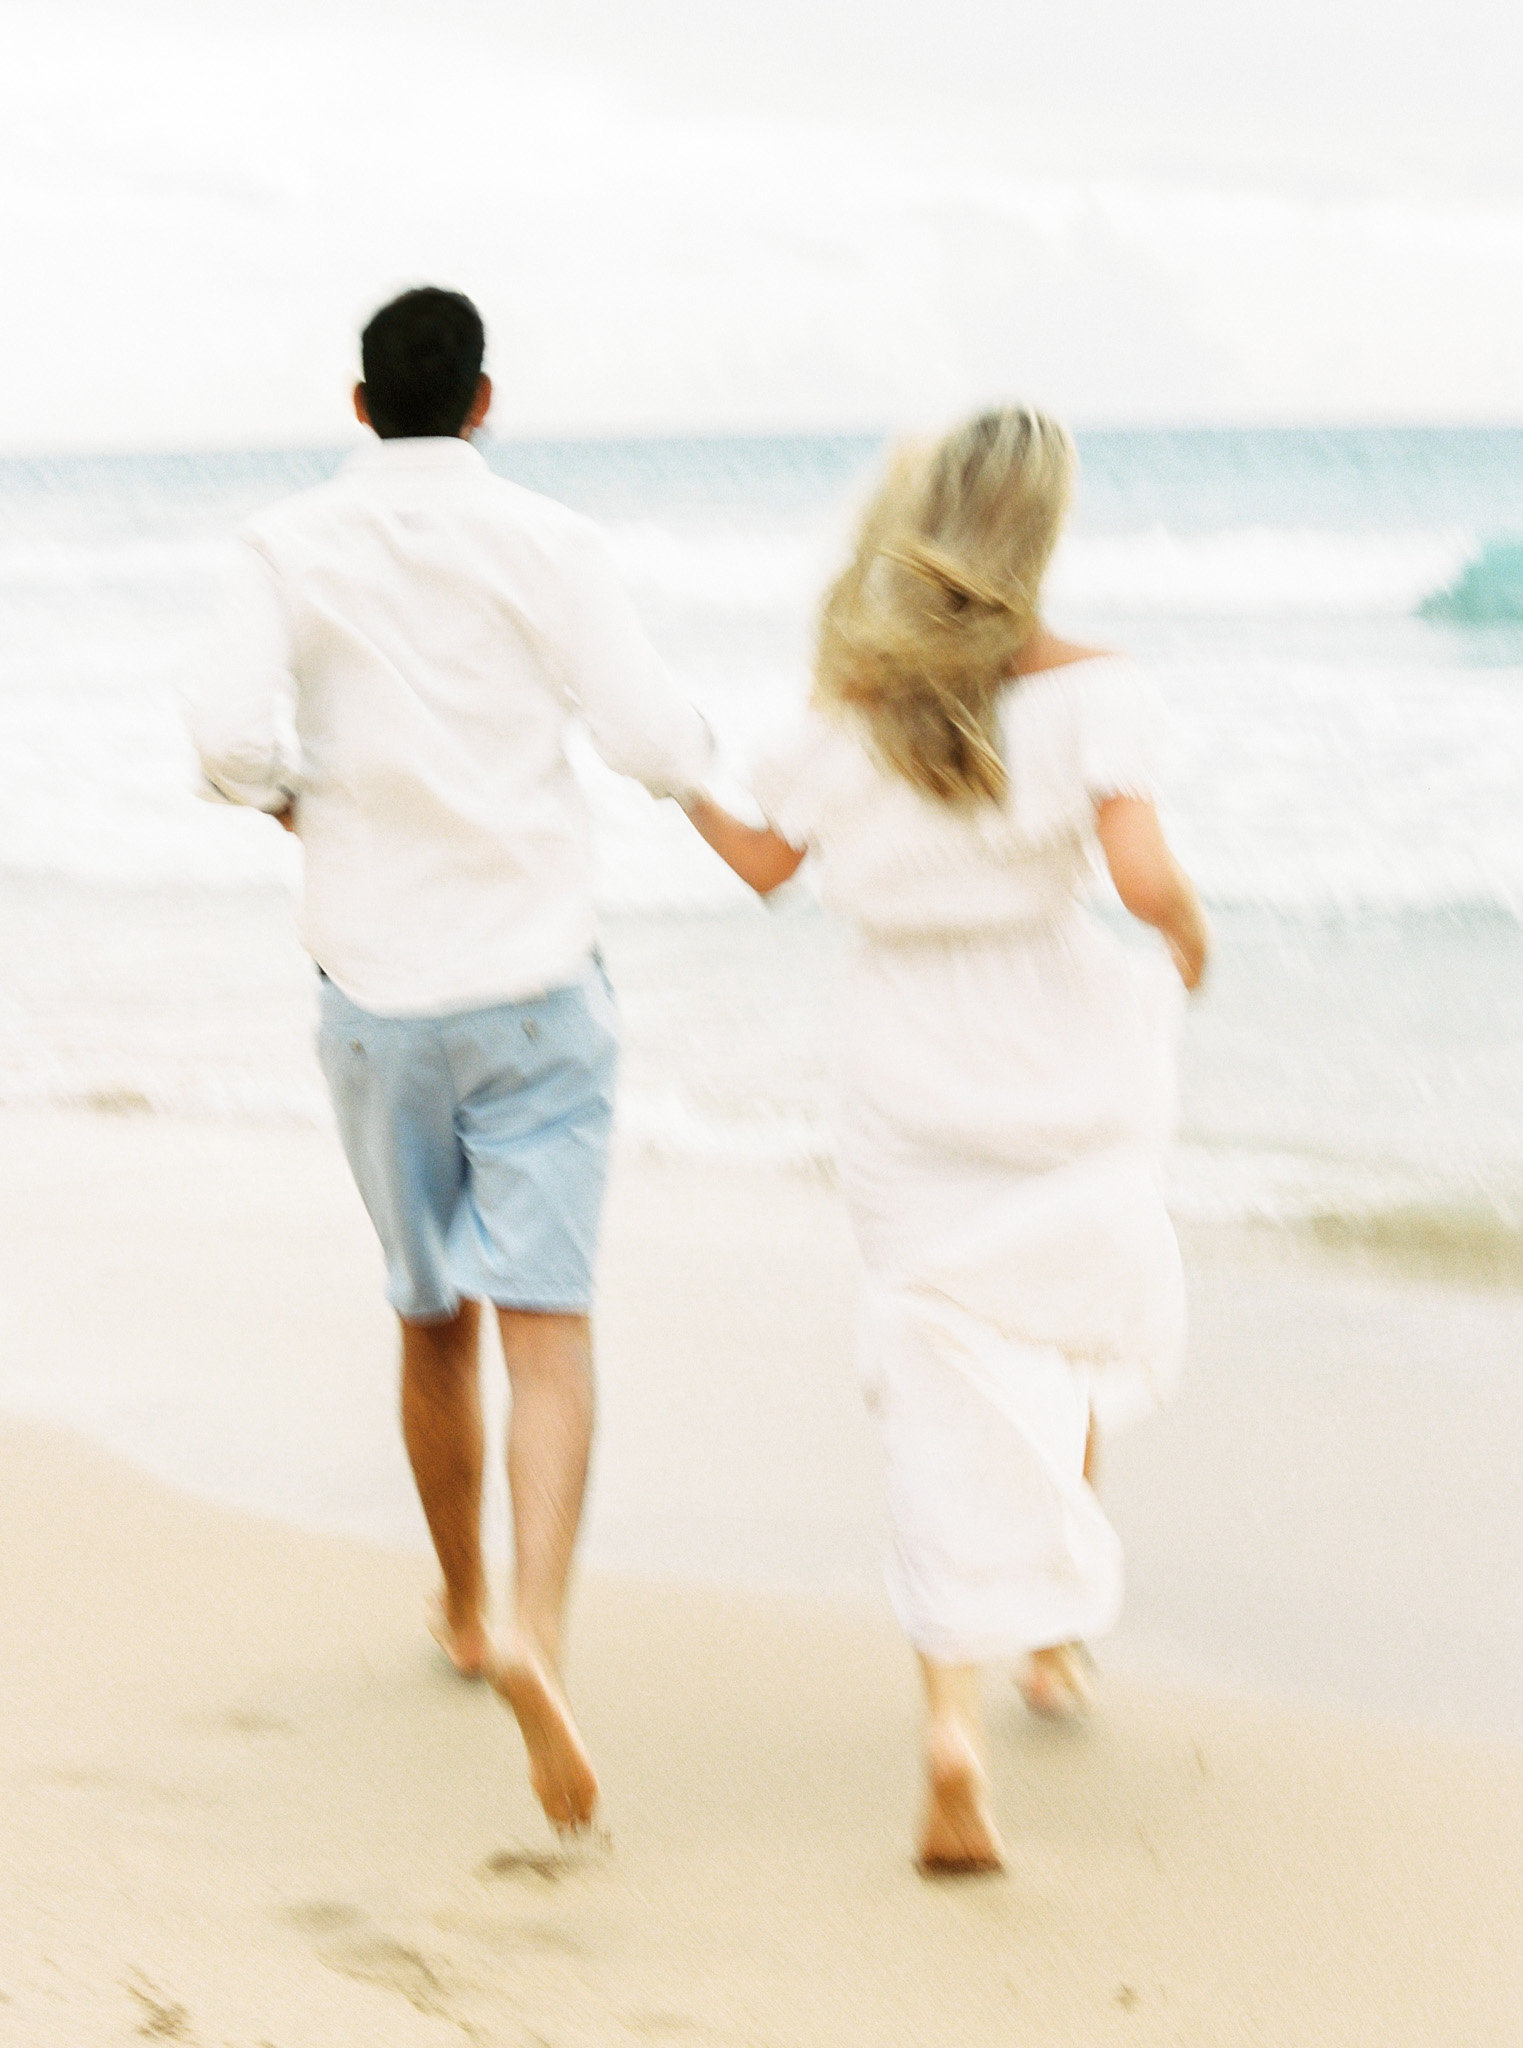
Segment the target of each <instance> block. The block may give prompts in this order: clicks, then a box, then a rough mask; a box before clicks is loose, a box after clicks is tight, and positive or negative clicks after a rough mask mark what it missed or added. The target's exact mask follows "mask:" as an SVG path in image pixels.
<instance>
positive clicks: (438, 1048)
mask: <svg viewBox="0 0 1523 2048" xmlns="http://www.w3.org/2000/svg"><path fill="white" fill-rule="evenodd" d="M320 987H321V992H322V993H321V1021H320V1024H319V1028H318V1038H317V1049H318V1057H319V1059H320V1060H321V1062H322V1068H323V1072H324V1074H325V1075H326V1076H327V1080H328V1089H329V1092H330V1094H331V1095H332V1097H333V1107H334V1109H335V1111H336V1112H337V1115H338V1127H339V1134H340V1136H341V1138H342V1139H343V1144H344V1151H345V1153H346V1154H347V1155H348V1159H349V1165H350V1168H351V1170H352V1172H353V1174H354V1178H355V1182H356V1184H357V1185H358V1187H359V1191H360V1194H361V1196H362V1198H363V1200H364V1203H365V1207H366V1208H367V1209H368V1210H369V1212H370V1220H371V1222H372V1223H373V1224H374V1225H375V1228H376V1234H377V1236H378V1237H379V1238H380V1240H381V1248H382V1250H383V1251H384V1252H385V1254H386V1298H387V1300H388V1301H389V1302H390V1303H391V1305H392V1307H393V1308H394V1309H395V1310H396V1311H397V1313H398V1314H399V1315H401V1316H405V1317H406V1318H407V1319H408V1320H409V1321H413V1322H436V1321H440V1320H443V1319H445V1318H447V1317H450V1316H453V1315H454V1314H455V1312H456V1310H457V1309H458V1308H459V1306H460V1303H461V1301H462V1300H476V1301H490V1302H495V1303H496V1304H497V1306H498V1307H499V1308H523V1309H539V1310H542V1311H559V1312H561V1313H563V1314H571V1313H577V1314H580V1313H584V1312H585V1311H586V1310H587V1309H588V1308H590V1306H591V1304H592V1275H593V1265H594V1261H595V1258H596V1254H597V1242H598V1222H599V1218H600V1216H601V1213H602V1207H603V1186H604V1181H605V1179H606V1175H607V1166H608V1138H609V1130H610V1127H611V1124H612V1121H613V1094H614V1076H615V1072H616V1070H617V1067H618V1054H619V1038H618V1021H617V1014H616V1012H615V1009H614V1002H613V992H612V990H611V989H610V988H609V986H608V979H607V977H606V975H605V974H604V973H603V970H602V967H601V966H600V965H594V966H593V967H592V968H590V969H589V971H588V973H587V975H586V977H585V979H584V980H582V981H580V982H578V983H576V984H574V985H573V986H572V987H569V988H558V989H552V990H551V991H550V992H549V993H548V994H547V995H542V996H535V997H533V998H531V999H530V1000H528V1001H526V1002H521V1003H499V1004H496V1005H494V1006H493V1007H492V1008H490V1009H486V1010H465V1011H460V1012H457V1013H456V1014H455V1015H454V1016H448V1017H377V1016H374V1015H372V1014H371V1012H370V1011H368V1010H362V1009H360V1008H359V1006H358V1005H357V1004H355V1003H352V1002H350V1000H349V998H348V997H347V996H346V995H345V994H344V993H343V992H342V990H340V989H339V988H338V987H337V986H336V985H335V984H334V983H333V982H331V981H329V980H328V978H327V976H326V975H325V976H324V977H323V979H322V982H321V984H320Z"/></svg>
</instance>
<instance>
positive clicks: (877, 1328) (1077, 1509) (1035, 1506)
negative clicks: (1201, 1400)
mask: <svg viewBox="0 0 1523 2048" xmlns="http://www.w3.org/2000/svg"><path fill="white" fill-rule="evenodd" d="M1156 716H1157V714H1156V707H1155V704H1154V700H1153V696H1152V692H1151V691H1150V689H1149V688H1148V687H1147V685H1146V684H1145V682H1144V679H1143V678H1142V677H1141V675H1140V674H1139V673H1138V671H1137V670H1136V669H1134V668H1133V667H1132V666H1131V665H1130V664H1129V663H1126V662H1123V661H1121V660H1119V659H1116V658H1108V659H1106V660H1104V661H1089V662H1084V663H1076V664H1074V665H1073V666H1071V667H1069V668H1065V669H1054V670H1049V671H1046V672H1044V673H1043V674H1040V675H1035V676H1031V677H1027V678H1023V679H1022V680H1020V681H1018V682H1016V683H1014V684H1012V685H1011V688H1010V690H1009V692H1008V695H1007V698H1006V701H1005V704H1004V706H1003V716H1002V728H1003V738H1002V750H1003V753H1004V757H1005V760H1006V762H1007V765H1008V767H1009V770H1010V792H1009V796H1008V798H1007V801H1006V802H1005V804H1004V805H1003V806H1002V807H999V808H995V807H987V808H986V809H985V810H984V811H982V812H975V813H963V812H959V811H955V810H952V809H950V808H948V807H945V806H942V805H939V804H936V803H935V802H934V801H933V800H931V799H929V798H922V797H921V796H919V795H918V794H917V793H916V791H915V790H914V789H912V788H911V787H910V786H909V785H908V784H907V783H905V782H903V781H902V780H901V779H900V778H898V777H895V776H893V775H891V774H890V773H889V772H888V771H886V770H885V769H883V768H882V767H880V766H879V765H878V764H877V763H876V762H875V761H874V759H873V757H872V755H871V753H870V751H869V749H868V747H867V746H866V744H865V743H864V742H863V741H862V740H861V739H860V738H859V737H858V736H857V735H856V734H855V733H854V732H853V731H851V730H850V729H848V728H846V727H843V726H841V725H838V724H836V723H834V722H832V721H830V720H827V719H825V718H823V717H822V716H821V715H820V714H818V713H810V714H809V716H808V719H807V721H806V725H805V728H804V730H802V731H801V732H799V733H797V734H795V735H794V737H793V739H792V740H791V741H790V742H789V744H788V745H787V746H786V747H785V748H783V749H782V750H781V751H780V752H778V753H777V754H776V755H774V756H773V757H772V758H771V759H770V760H769V761H766V762H764V763H763V764H762V765H761V767H760V769H759V771H758V773H757V774H756V776H755V778H754V784H753V786H754V788H755V790H756V793H757V796H758V799H759V801H760V802H761V804H762V807H763V809H764V811H765V812H766V814H767V815H768V817H769V818H770V819H771V820H772V822H773V824H774V827H775V828H776V829H777V830H778V831H779V832H780V833H781V834H782V835H783V836H784V837H785V838H787V839H788V840H789V841H790V843H791V844H793V845H795V846H800V847H807V848H808V849H809V851H810V852H811V854H812V855H814V856H815V858H816V860H817V862H818V874H819V883H820V890H821V894H822V896H823V897H824V898H825V900H826V901H827V902H829V903H830V904H831V905H832V907H833V908H834V909H835V910H837V911H838V912H839V913H840V914H841V915H843V916H844V917H846V918H847V919H848V920H850V921H851V922H852V923H853V924H854V925H855V927H856V928H857V932H858V934H859V939H860V943H859V946H858V948H857V954H856V959H855V962H854V965H853V968H852V972H851V974H850V976H849V979H848V983H847V989H846V994H845V1000H844V1010H843V1015H842V1020H841V1029H840V1034H839V1078H838V1083H837V1124H838V1140H839V1152H840V1160H841V1173H842V1186H843V1190H844V1193H845V1196H846V1200H847V1204H848V1207H849V1210H850V1213H851V1217H852V1223H853V1227H854V1230H855V1233H856V1236H857V1240H858V1243H859V1245H860V1247H861V1250H862V1254H863V1259H864V1262H865V1266H866V1275H867V1277H866V1286H865V1300H864V1308H863V1315H862V1322H861V1329H862V1354H861V1363H862V1372H863V1379H864V1384H865V1387H866V1390H867V1393H868V1398H869V1403H870V1405H871V1407H872V1409H873V1412H874V1414H875V1415H876V1417H877V1420H878V1424H879V1427H880V1430H881V1433H882V1438H883V1443H884V1448H885V1452H886V1455H887V1466H888V1494H889V1508H890V1515H891V1520H892V1525H893V1549H892V1557H891V1562H890V1568H889V1590H890V1593H891V1596H892V1598H893V1601H894V1605H895V1608H896V1610H897V1612H898V1614H899V1617H900V1620H901V1621H902V1623H903V1625H904V1627H905V1629H906V1631H907V1633H908V1634H909V1636H910V1638H911V1640H912V1641H913V1642H914V1643H915V1644H916V1646H917V1647H918V1648H920V1649H922V1650H924V1651H925V1652H926V1653H927V1654H928V1655H930V1656H934V1657H937V1658H940V1659H942V1660H943V1661H946V1662H950V1663H962V1662H976V1661H981V1660H984V1659H986V1658H992V1657H996V1656H1012V1655H1016V1654H1018V1653H1020V1652H1022V1651H1025V1650H1029V1649H1034V1648H1037V1647H1039V1646H1041V1645H1042V1644H1045V1643H1054V1642H1066V1641H1069V1640H1073V1639H1077V1638H1082V1637H1086V1636H1093V1635H1096V1634H1098V1633H1100V1632H1102V1631H1103V1630H1104V1629H1105V1628H1107V1627H1109V1626H1110V1625H1111V1623H1112V1621H1113V1620H1114V1618H1115V1615H1116V1613H1117V1611H1118V1609H1119V1605H1120V1600H1121V1587H1122V1557H1121V1546H1120V1543H1119V1541H1118V1540H1117V1538H1116V1536H1115V1532H1114V1531H1113V1530H1112V1529H1111V1527H1110V1525H1109V1523H1108V1522H1107V1521H1106V1519H1105V1516H1104V1514H1103V1512H1102V1510H1101V1508H1100V1506H1099V1503H1098V1501H1097V1500H1096V1498H1095V1496H1094V1494H1093V1493H1092V1491H1091V1490H1090V1488H1089V1487H1088V1486H1087V1485H1086V1484H1085V1483H1084V1480H1083V1477H1082V1467H1083V1459H1084V1439H1085V1434H1086V1428H1087V1423H1088V1418H1089V1414H1090V1411H1091V1408H1093V1410H1094V1413H1095V1414H1096V1416H1097V1418H1098V1419H1099V1420H1100V1422H1101V1424H1102V1426H1107V1427H1113V1426H1115V1425H1117V1424H1119V1423H1122V1422H1125V1421H1128V1420H1130V1419H1132V1418H1134V1417H1135V1416H1137V1415H1139V1414H1143V1413H1146V1412H1147V1411H1148V1410H1149V1409H1151V1408H1152V1407H1154V1406H1156V1405H1157V1404H1158V1403H1159V1402H1161V1401H1163V1400H1165V1399H1166V1398H1167V1397H1168V1395H1169V1393H1170V1392H1171V1391H1172V1388H1173V1385H1174V1381H1175V1378H1176V1376H1177V1372H1178V1366H1179V1358H1180V1353H1181V1348H1182V1341H1183V1327H1184V1315H1183V1286H1182V1281H1181V1275H1180V1267H1179V1254H1178V1247H1177V1244H1176V1242H1175V1238H1174V1232H1173V1228H1172V1226H1171V1224H1170V1222H1169V1218H1168V1214H1167V1211H1166V1210H1165V1208H1164V1205H1163V1199H1162V1193H1161V1189H1160V1184H1159V1155H1160V1153H1161V1150H1162V1146H1163V1144H1164V1142H1165V1140H1166V1137H1167V1134H1168V1131H1169V1128H1170V1125H1171V1122H1172V1117H1173V1085H1172V1067H1173V1061H1172V1042H1173V1036H1174V1026H1175V1022H1176V1020H1177V1017H1178V1011H1179V991H1178V986H1177V983H1176V982H1175V981H1174V979H1173V977H1172V975H1171V974H1170V972H1169V970H1168V968H1167V964H1166V963H1165V962H1164V960H1163V959H1162V958H1161V957H1160V956H1158V955H1155V954H1149V955H1146V956H1142V957H1139V956H1138V955H1137V954H1136V953H1135V952H1134V951H1133V949H1131V948H1128V947H1123V946H1122V945H1121V944H1120V942H1119V941H1118V940H1117V939H1116V938H1115V937H1114V936H1113V935H1112V934H1111V933H1110V932H1109V931H1108V930H1106V928H1105V927H1104V926H1103V925H1102V924H1101V923H1100V922H1099V920H1098V919H1096V918H1095V917H1094V916H1093V915H1092V914H1091V913H1090V912H1089V911H1088V910H1087V908H1086V907H1085V905H1084V898H1085V896H1086V894H1087V893H1088V890H1089V887H1090V884H1091V882H1092V879H1093V874H1094V868H1095V864H1096V861H1097V858H1098V843H1097V841H1096V838H1095V815H1096V806H1097V804H1098V803H1099V802H1101V801H1103V800H1104V799H1105V798H1106V797H1108V796H1112V795H1136V796H1141V797H1150V796H1151V794H1152V790H1153V771H1152V765H1151V732H1152V729H1153V726H1154V724H1155V722H1156Z"/></svg>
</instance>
